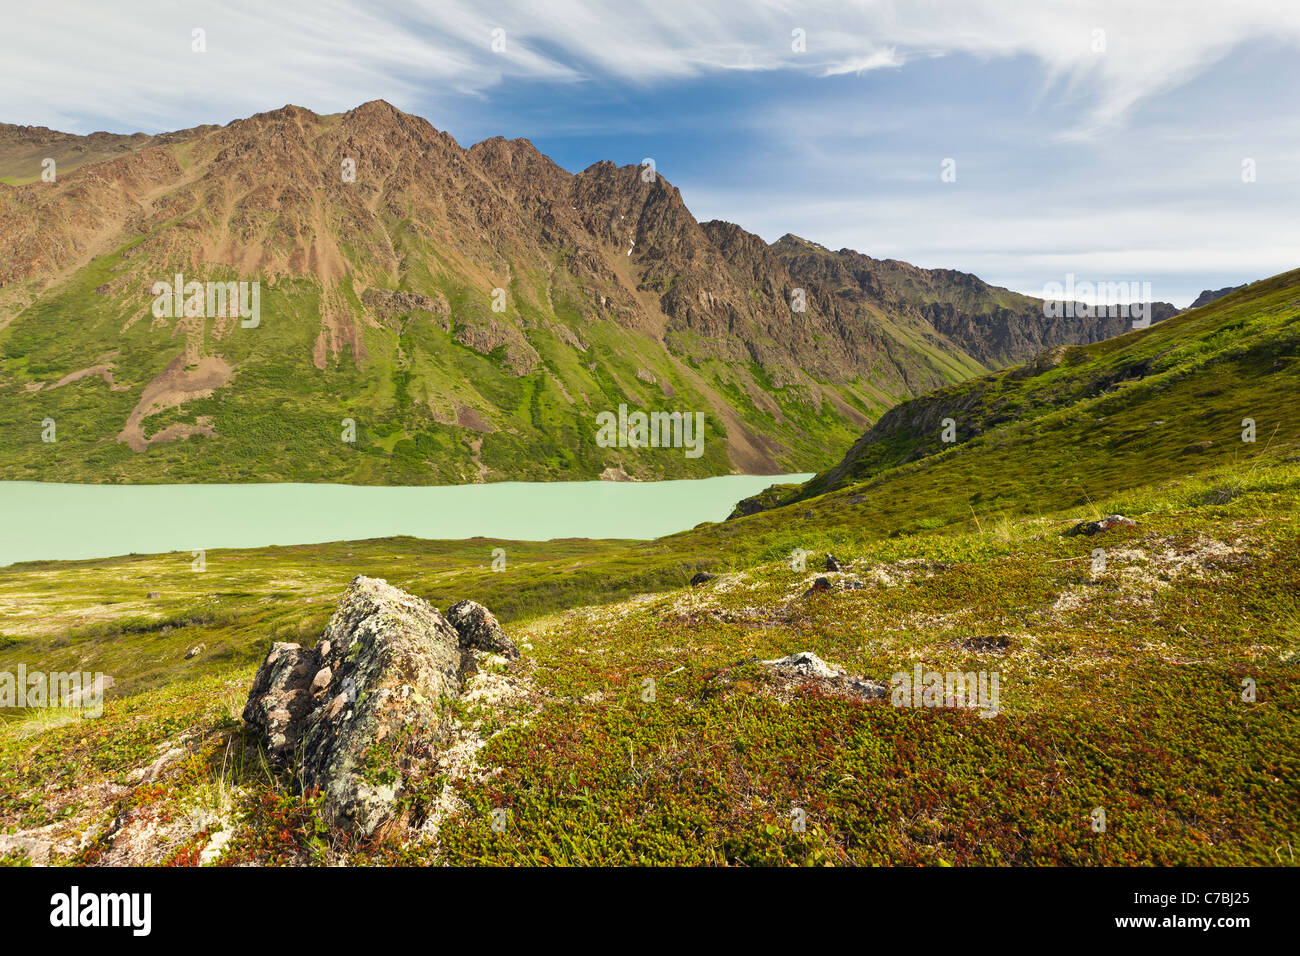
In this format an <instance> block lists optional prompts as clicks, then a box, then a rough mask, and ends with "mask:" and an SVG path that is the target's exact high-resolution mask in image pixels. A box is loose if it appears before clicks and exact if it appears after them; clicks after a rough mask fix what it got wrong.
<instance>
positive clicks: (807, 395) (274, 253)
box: [0, 102, 1172, 484]
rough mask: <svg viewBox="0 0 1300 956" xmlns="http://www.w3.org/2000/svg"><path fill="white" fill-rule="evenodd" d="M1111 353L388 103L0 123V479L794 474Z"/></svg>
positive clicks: (1008, 305)
mask: <svg viewBox="0 0 1300 956" xmlns="http://www.w3.org/2000/svg"><path fill="white" fill-rule="evenodd" d="M223 297H224V305H223V301H222V299H223ZM235 303H237V305H236V304H235ZM1170 311H1172V307H1168V306H1163V307H1162V308H1161V309H1157V310H1156V313H1155V317H1156V318H1160V317H1162V316H1163V315H1165V314H1168V312H1170ZM1127 327H1128V320H1127V319H1126V318H1124V317H1119V316H1115V317H1095V318H1088V317H1085V318H1079V317H1077V316H1076V317H1071V318H1054V317H1051V316H1050V315H1045V314H1044V309H1043V303H1042V302H1040V301H1039V300H1037V299H1034V298H1031V297H1028V296H1023V295H1019V294H1016V293H1012V292H1009V291H1007V290H1005V289H999V288H995V287H992V286H989V285H987V284H985V283H983V282H981V281H980V280H979V279H977V278H975V277H974V276H971V275H966V274H963V273H957V272H950V271H944V270H924V269H918V268H916V267H913V266H910V265H908V264H906V263H902V262H895V261H889V260H876V259H871V258H869V257H867V256H865V255H860V254H858V253H856V252H852V251H849V250H841V251H839V252H832V251H830V250H828V249H825V248H823V247H821V246H818V245H816V244H815V243H811V242H807V241H805V240H802V239H798V238H796V237H793V236H786V237H784V238H782V239H781V240H779V241H778V242H775V243H772V244H768V243H765V242H764V241H763V240H761V239H759V238H758V237H757V236H755V235H752V234H751V233H747V232H745V231H744V230H743V229H741V228H740V227H738V226H735V225H732V224H730V223H725V222H708V223H699V222H697V221H696V220H695V218H694V217H693V216H692V215H691V213H690V212H689V210H688V209H687V208H686V206H685V204H684V203H683V201H682V197H681V195H680V193H679V191H678V190H677V189H676V188H674V187H673V186H672V185H671V184H670V183H669V182H668V181H667V180H666V179H665V178H664V177H663V176H662V175H661V174H660V173H659V172H658V171H656V170H654V169H653V168H651V167H649V166H623V167H619V166H616V165H614V164H613V163H609V162H602V163H597V164H596V165H594V166H591V167H590V168H588V169H586V170H583V171H582V172H581V173H578V174H576V175H573V174H570V173H569V172H567V171H565V170H564V169H561V168H560V167H559V166H557V165H556V164H555V163H553V162H551V161H550V160H549V159H547V158H546V157H545V156H543V155H542V154H540V153H539V152H538V151H537V150H536V149H535V148H534V147H533V146H532V145H531V144H530V143H529V142H527V141H526V140H512V141H507V140H504V139H501V138H496V139H490V140H487V141H484V142H481V143H478V144H477V145H475V146H473V147H472V148H470V149H463V148H462V147H461V146H459V145H458V144H457V143H456V141H455V140H454V139H453V138H452V137H451V136H449V135H448V134H446V133H443V132H439V131H438V130H436V129H434V127H433V126H431V125H430V124H429V123H428V122H426V121H425V120H423V119H420V118H418V117H414V116H409V115H407V114H405V113H402V112H400V111H398V110H396V109H394V108H392V107H391V106H389V105H388V104H386V103H383V102H373V103H368V104H365V105H364V106H361V107H358V108H357V109H354V110H352V111H351V112H348V113H346V114H341V115H331V116H319V115H316V114H314V113H312V112H310V111H308V110H305V109H300V108H298V107H293V106H287V107H285V108H283V109H280V110H276V111H274V112H270V113H263V114H259V115H256V116H253V117H251V118H249V119H244V120H238V121H235V122H232V123H230V124H228V125H226V126H220V127H218V126H202V127H197V128H195V129H190V130H185V131H181V132H175V133H166V134H162V135H157V136H146V135H142V134H136V135H133V136H117V135H109V134H94V135H92V136H89V137H79V136H71V135H69V134H63V133H54V132H51V131H50V130H47V129H43V128H32V127H16V126H0V395H3V401H0V448H3V450H4V455H3V456H2V457H0V478H4V479H43V480H65V481H87V482H115V481H177V480H181V481H240V480H262V481H273V480H277V481H279V480H295V481H346V482H351V483H361V484H368V483H373V484H402V483H459V482H469V481H481V480H503V479H528V480H547V479H588V478H595V477H598V476H601V475H602V474H605V475H620V476H621V475H624V474H626V475H628V476H631V477H635V478H646V479H653V478H669V477H703V476H706V475H714V474H725V473H730V472H737V471H739V472H750V473H759V474H767V473H782V472H794V471H815V470H820V469H824V468H827V467H829V466H831V465H832V464H833V463H834V461H835V460H836V459H838V457H839V455H840V454H841V453H842V450H843V449H844V448H846V447H848V446H849V445H850V444H851V443H852V442H853V441H854V440H855V439H856V438H857V437H858V436H859V435H860V434H861V433H862V432H863V430H864V429H866V428H867V427H869V426H870V425H871V424H872V423H874V422H875V421H877V420H878V419H879V418H880V416H881V415H882V414H883V413H884V411H885V410H886V409H888V408H890V407H891V406H893V405H894V404H896V403H897V402H898V401H900V400H902V399H905V398H908V397H910V396H914V395H918V394H921V393H924V392H926V391H929V390H930V389H933V388H936V387H940V386H943V385H947V384H950V383H953V382H958V381H962V380H965V379H967V378H969V377H971V376H972V375H976V374H979V373H981V372H983V371H986V370H987V369H990V368H998V367H1002V366H1004V365H1007V364H1009V363H1012V362H1016V361H1023V360H1025V359H1027V358H1029V357H1030V356H1032V355H1033V354H1035V353H1036V352H1039V351H1041V350H1042V349H1044V348H1048V347H1051V346H1055V345H1061V344H1071V343H1080V342H1093V341H1097V340H1100V339H1102V338H1105V337H1107V336H1110V335H1115V334H1118V333H1120V332H1122V331H1124V330H1125V329H1126V328H1127ZM622 406H626V407H627V408H628V409H629V415H630V416H635V415H636V414H637V413H643V414H646V415H651V414H653V413H655V412H659V413H666V414H674V413H680V414H681V415H682V416H687V415H689V416H691V420H692V421H694V420H696V419H695V416H697V415H702V416H703V420H704V422H705V431H704V437H703V443H702V446H701V447H700V449H699V454H695V453H694V449H691V451H692V454H686V453H685V452H686V451H687V449H683V448H677V447H651V448H647V447H641V446H640V443H638V442H631V443H629V442H626V441H623V440H619V441H617V442H613V443H611V442H607V441H601V440H600V437H599V428H598V425H597V420H596V419H597V416H599V415H601V414H602V413H613V414H616V415H617V414H618V411H619V409H620V407H622Z"/></svg>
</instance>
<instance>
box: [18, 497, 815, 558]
mask: <svg viewBox="0 0 1300 956" xmlns="http://www.w3.org/2000/svg"><path fill="white" fill-rule="evenodd" d="M811 477H812V476H811V475H724V476H722V477H718V478H702V479H698V480H687V481H645V482H620V481H566V482H499V483H492V484H483V485H447V486H432V487H418V488H410V487H402V488H376V487H368V486H358V485H315V484H243V485H73V484H59V483H54V482H35V481H6V482H0V565H6V564H12V563H13V562H15V561H38V560H75V559H81V558H107V557H114V556H116V555H123V554H131V553H136V554H153V553H160V552H167V551H192V550H198V549H212V548H253V547H264V546H266V545H272V544H277V545H289V544H316V543H319V542H323V541H355V540H358V539H362V538H383V537H388V536H390V535H399V534H407V535H413V536H415V537H418V538H450V539H459V538H473V537H486V538H513V539H516V540H526V541H547V540H550V539H552V538H657V537H659V536H660V535H665V534H672V533H674V532H676V531H685V530H686V529H687V528H692V527H694V526H695V525H697V524H699V523H700V522H701V521H721V520H722V519H724V518H726V517H727V515H728V514H730V513H731V509H732V507H733V506H734V505H735V503H736V502H737V501H739V500H740V499H741V498H745V497H748V496H749V495H752V494H756V493H757V492H759V491H762V490H763V489H764V488H766V487H767V486H768V485H772V484H777V483H781V482H796V481H806V480H808V479H809V478H811Z"/></svg>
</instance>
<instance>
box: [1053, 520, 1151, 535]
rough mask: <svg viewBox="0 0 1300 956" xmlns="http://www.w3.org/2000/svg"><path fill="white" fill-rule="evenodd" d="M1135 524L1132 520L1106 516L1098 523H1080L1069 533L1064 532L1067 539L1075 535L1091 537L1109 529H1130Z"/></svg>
mask: <svg viewBox="0 0 1300 956" xmlns="http://www.w3.org/2000/svg"><path fill="white" fill-rule="evenodd" d="M1136 524H1137V522H1136V521H1134V520H1133V519H1132V518H1125V517H1124V516H1123V515H1107V516H1106V517H1104V518H1102V519H1101V520H1100V521H1080V522H1079V523H1078V524H1076V525H1075V526H1074V527H1073V528H1071V529H1070V530H1069V531H1067V532H1065V536H1066V537H1067V538H1073V537H1074V536H1075V535H1080V534H1082V535H1087V536H1089V537H1091V536H1092V535H1094V534H1098V533H1099V532H1102V531H1109V530H1110V529H1111V528H1121V527H1124V528H1126V527H1132V526H1134V525H1136Z"/></svg>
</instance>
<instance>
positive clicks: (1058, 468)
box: [738, 271, 1300, 529]
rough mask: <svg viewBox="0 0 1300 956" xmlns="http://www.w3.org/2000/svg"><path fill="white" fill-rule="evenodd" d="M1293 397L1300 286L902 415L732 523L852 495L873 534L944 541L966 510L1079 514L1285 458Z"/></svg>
mask: <svg viewBox="0 0 1300 956" xmlns="http://www.w3.org/2000/svg"><path fill="white" fill-rule="evenodd" d="M1298 396H1300V271H1298V272H1288V273H1285V274H1283V275H1280V276H1276V277H1274V278H1272V279H1268V280H1265V281H1261V282H1255V283H1252V284H1250V285H1249V286H1245V287H1243V288H1242V289H1239V290H1237V291H1235V292H1233V293H1232V294H1230V295H1228V296H1225V297H1223V298H1220V299H1217V300H1215V301H1213V302H1212V303H1211V304H1209V305H1207V306H1204V307H1202V308H1199V309H1195V310H1192V311H1189V312H1186V313H1183V314H1181V315H1179V316H1177V317H1174V318H1170V319H1167V320H1166V321H1164V322H1161V323H1159V324H1158V325H1154V326H1152V327H1151V328H1150V329H1146V330H1141V331H1135V332H1130V333H1127V334H1125V335H1121V336H1118V337H1116V338H1112V339H1108V340H1106V341H1105V342H1099V343H1095V344H1092V345H1087V346H1079V347H1072V348H1057V349H1053V350H1050V351H1048V352H1046V353H1043V354H1040V355H1039V356H1038V357H1037V358H1036V359H1035V361H1033V362H1031V363H1029V364H1026V365H1022V366H1018V367H1016V368H1012V369H1008V370H1005V371H1002V372H998V373H994V374H989V375H983V376H980V377H978V378H975V379H971V380H970V381H967V382H963V383H960V384H956V385H952V386H947V387H945V388H940V389H937V390H935V391H934V392H931V393H930V394H928V395H924V396H921V397H919V398H916V399H912V400H910V401H906V402H903V403H901V404H899V405H898V406H896V407H894V408H892V409H890V411H889V412H887V413H886V414H885V415H884V416H883V417H882V418H881V419H880V420H879V421H878V422H877V423H876V424H875V425H874V426H873V427H872V428H871V429H870V430H869V431H867V433H866V434H864V435H863V436H862V437H861V438H860V439H859V440H858V441H857V442H856V443H855V444H854V445H853V447H852V448H851V449H850V450H849V452H848V454H847V455H846V456H845V457H844V459H843V460H842V461H841V462H840V463H839V464H837V465H835V466H834V467H833V468H830V469H828V470H826V471H824V472H822V473H821V474H818V475H817V476H816V477H815V478H813V479H812V480H811V481H809V482H808V483H807V484H806V485H804V486H801V487H797V488H786V489H776V490H770V491H769V492H765V493H764V494H763V495H761V496H759V499H760V500H758V501H752V500H751V501H750V502H746V503H742V505H741V506H740V507H739V509H738V512H740V513H744V512H746V511H752V510H758V509H759V508H761V507H772V506H774V505H781V504H786V505H792V506H793V505H794V504H795V503H797V502H803V501H806V500H808V499H814V498H817V496H819V495H826V494H827V493H829V492H837V494H836V495H835V496H834V501H836V502H838V503H840V504H843V501H844V499H845V496H846V494H847V491H846V489H850V488H852V492H853V494H852V497H853V498H855V499H857V500H856V502H855V503H854V504H853V505H852V507H854V508H858V509H860V510H861V511H862V512H863V514H864V516H865V515H869V516H870V517H869V520H870V521H872V522H873V523H875V524H876V526H878V527H880V528H882V529H886V528H887V527H888V522H889V521H891V520H895V519H896V520H897V521H898V522H900V525H899V526H900V527H901V526H907V525H911V526H913V527H915V526H916V524H917V522H926V523H927V524H928V525H929V526H933V527H937V526H939V525H940V524H946V523H951V522H954V521H965V520H967V519H969V518H970V517H971V513H972V511H985V510H990V509H991V510H994V511H998V510H1007V511H1009V512H1011V513H1015V514H1024V513H1027V511H1031V510H1032V509H1040V510H1048V509H1056V508H1061V507H1071V506H1078V505H1084V504H1086V503H1087V500H1088V496H1089V495H1091V496H1093V497H1098V496H1100V495H1103V494H1109V493H1112V492H1114V491H1117V490H1120V489H1123V488H1125V487H1129V486H1131V485H1134V484H1139V483H1144V482H1147V481H1150V480H1153V479H1159V478H1165V477H1173V476H1176V475H1178V474H1182V473H1185V472H1189V471H1194V470H1197V469H1199V468H1201V467H1203V466H1204V465H1205V464H1206V463H1215V464H1218V463H1221V462H1223V461H1225V460H1245V459H1249V458H1251V457H1253V456H1254V455H1256V454H1257V453H1258V452H1259V451H1260V450H1261V449H1263V448H1265V447H1266V446H1268V445H1269V444H1270V443H1272V444H1275V445H1282V446H1289V445H1291V444H1293V443H1294V442H1295V441H1296V440H1297V439H1298V438H1300V419H1297V417H1296V415H1295V411H1296V409H1297V407H1300V398H1298ZM1247 420H1249V421H1247ZM1251 423H1253V425H1252V424H1251ZM945 437H948V438H950V439H952V440H951V441H945ZM1246 438H1252V439H1253V440H1251V441H1247V440H1244V439H1246ZM918 503H920V504H918Z"/></svg>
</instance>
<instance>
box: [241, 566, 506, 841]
mask: <svg viewBox="0 0 1300 956" xmlns="http://www.w3.org/2000/svg"><path fill="white" fill-rule="evenodd" d="M484 612H485V613H486V609H484ZM488 618H491V615H490V614H488ZM492 620H493V623H494V624H495V619H492ZM460 640H461V638H460V635H459V634H458V633H457V632H456V630H455V629H454V628H452V627H451V625H449V624H448V623H447V621H446V619H444V618H443V616H442V615H441V614H440V613H439V612H438V609H437V608H435V607H433V606H432V605H430V604H428V603H427V602H425V601H423V600H421V599H420V598H417V597H415V596H413V595H410V594H407V593H406V592H404V591H401V590H399V589H397V588H395V587H392V586H391V585H389V584H388V583H387V582H386V581H383V580H380V579H378V578H367V577H357V578H355V579H353V581H352V583H351V584H350V585H349V586H348V589H347V592H346V593H345V594H344V596H343V600H342V602H340V604H339V608H338V610H337V611H336V612H335V613H334V616H333V617H332V618H331V619H330V622H329V625H328V626H327V627H326V629H325V633H324V635H323V637H322V639H321V642H320V644H319V645H318V647H317V649H316V650H312V651H304V650H303V649H302V648H300V647H297V645H292V644H277V645H275V646H274V647H273V648H272V649H271V653H270V654H269V655H268V656H267V659H266V662H265V663H264V664H263V665H262V667H261V669H260V670H259V671H258V673H257V677H256V678H255V680H254V683H253V692H252V693H251V694H250V695H249V700H248V705H247V707H246V708H245V710H244V716H245V719H246V720H247V721H248V723H249V725H250V726H252V727H253V728H254V729H255V730H257V731H259V732H261V733H262V734H263V737H264V740H265V743H266V746H267V751H268V753H270V754H272V755H273V756H274V757H275V758H276V759H277V760H278V761H279V762H281V763H282V764H283V763H288V762H289V760H290V759H291V758H292V759H293V762H294V770H295V779H296V780H297V781H298V783H299V785H300V786H301V787H303V788H304V789H307V790H310V789H318V790H319V791H320V793H321V795H322V797H323V811H324V814H325V816H326V818H327V819H328V820H330V822H331V823H332V824H333V825H334V826H335V827H337V828H339V829H344V830H348V831H350V832H352V833H355V834H357V835H359V836H361V837H368V836H371V835H373V834H374V833H375V832H376V831H378V830H380V829H381V828H382V827H385V826H386V825H388V824H389V823H390V822H392V821H393V820H394V817H395V812H396V809H395V808H396V805H397V802H398V797H399V795H400V794H401V791H402V788H403V786H404V784H405V780H406V778H407V776H408V774H409V773H410V771H411V770H412V769H414V768H415V767H417V766H419V765H420V764H422V763H424V762H425V761H427V760H428V759H429V758H430V757H431V756H432V755H433V753H434V751H435V750H436V748H437V747H438V745H439V744H440V743H441V741H442V738H443V736H444V733H445V728H446V718H447V716H449V715H446V713H445V710H446V709H445V707H444V704H445V703H446V702H447V701H448V700H451V699H454V698H456V697H458V696H459V695H460V692H461V677H460V673H461V653H460V646H459V645H460Z"/></svg>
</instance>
